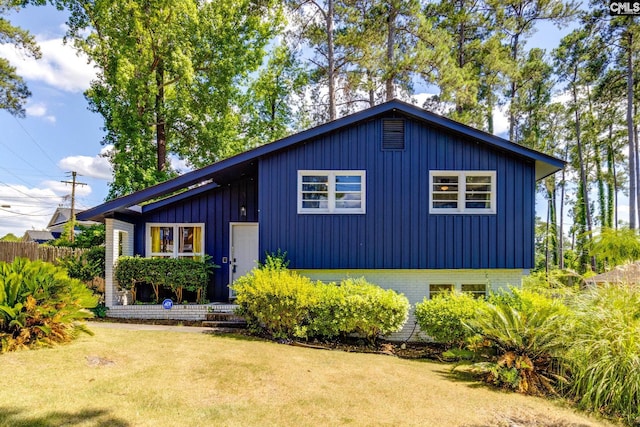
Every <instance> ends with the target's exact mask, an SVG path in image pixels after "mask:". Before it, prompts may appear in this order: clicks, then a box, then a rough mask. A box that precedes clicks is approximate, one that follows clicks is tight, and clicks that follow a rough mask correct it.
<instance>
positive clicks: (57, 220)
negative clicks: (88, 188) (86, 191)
mask: <svg viewBox="0 0 640 427" xmlns="http://www.w3.org/2000/svg"><path fill="white" fill-rule="evenodd" d="M69 218H71V208H56V211H55V212H54V213H53V215H52V216H51V219H50V220H49V224H47V228H52V227H55V226H57V225H62V224H65V223H66V222H67V221H69Z"/></svg>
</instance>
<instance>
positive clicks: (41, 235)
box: [22, 230, 55, 243]
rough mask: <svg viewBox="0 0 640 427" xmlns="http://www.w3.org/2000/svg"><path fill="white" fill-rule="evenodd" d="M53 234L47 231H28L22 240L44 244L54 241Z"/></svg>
mask: <svg viewBox="0 0 640 427" xmlns="http://www.w3.org/2000/svg"><path fill="white" fill-rule="evenodd" d="M54 239H55V237H53V234H51V232H50V231H47V230H27V231H25V233H24V237H23V238H22V240H23V241H24V242H36V243H44V242H49V241H51V240H54Z"/></svg>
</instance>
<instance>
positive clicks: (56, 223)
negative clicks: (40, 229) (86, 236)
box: [47, 207, 96, 231]
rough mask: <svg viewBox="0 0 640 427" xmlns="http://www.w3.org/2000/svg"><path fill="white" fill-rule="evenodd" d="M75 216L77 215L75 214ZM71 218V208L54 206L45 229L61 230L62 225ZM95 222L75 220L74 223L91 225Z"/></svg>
mask: <svg viewBox="0 0 640 427" xmlns="http://www.w3.org/2000/svg"><path fill="white" fill-rule="evenodd" d="M76 217H77V215H76ZM70 219H71V208H61V207H58V208H56V211H55V212H54V213H53V215H52V216H51V219H50V220H49V224H47V230H49V231H62V230H63V229H64V226H65V224H66V223H67V222H69V220H70ZM94 224H96V222H95V221H76V225H84V226H91V225H94Z"/></svg>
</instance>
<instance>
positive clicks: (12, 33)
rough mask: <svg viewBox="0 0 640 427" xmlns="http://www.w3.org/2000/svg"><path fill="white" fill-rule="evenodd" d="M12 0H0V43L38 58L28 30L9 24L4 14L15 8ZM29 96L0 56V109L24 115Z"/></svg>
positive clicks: (18, 78)
mask: <svg viewBox="0 0 640 427" xmlns="http://www.w3.org/2000/svg"><path fill="white" fill-rule="evenodd" d="M17 8H18V3H17V2H16V1H14V0H0V44H12V45H14V46H15V47H16V48H18V49H19V50H20V51H21V52H22V53H23V54H24V55H27V56H30V57H33V58H40V56H41V54H40V48H39V47H38V44H37V43H36V41H35V39H34V38H33V36H32V35H31V34H29V32H28V31H25V30H23V29H21V28H19V27H16V26H14V25H11V22H9V20H8V19H7V18H6V17H5V15H6V14H7V13H8V12H9V11H10V10H12V9H17ZM29 96H31V92H30V91H29V89H28V87H27V85H26V83H25V81H24V79H23V78H22V77H20V76H19V75H18V74H17V73H16V67H14V66H12V65H11V64H10V63H9V61H8V60H7V59H6V58H2V57H0V110H6V111H8V112H9V113H10V114H12V115H14V116H18V117H24V115H25V110H24V104H25V102H26V100H27V98H29Z"/></svg>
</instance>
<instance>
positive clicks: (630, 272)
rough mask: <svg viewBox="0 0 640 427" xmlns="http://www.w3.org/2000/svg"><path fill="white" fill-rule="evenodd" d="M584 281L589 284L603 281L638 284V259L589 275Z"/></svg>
mask: <svg viewBox="0 0 640 427" xmlns="http://www.w3.org/2000/svg"><path fill="white" fill-rule="evenodd" d="M585 281H586V282H587V284H590V285H597V284H603V283H610V284H627V285H632V284H640V261H634V262H631V263H629V264H624V265H619V266H617V267H615V268H614V269H612V270H610V271H607V272H606V273H602V274H598V275H596V276H592V277H589V278H588V279H586V280H585Z"/></svg>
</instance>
